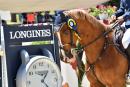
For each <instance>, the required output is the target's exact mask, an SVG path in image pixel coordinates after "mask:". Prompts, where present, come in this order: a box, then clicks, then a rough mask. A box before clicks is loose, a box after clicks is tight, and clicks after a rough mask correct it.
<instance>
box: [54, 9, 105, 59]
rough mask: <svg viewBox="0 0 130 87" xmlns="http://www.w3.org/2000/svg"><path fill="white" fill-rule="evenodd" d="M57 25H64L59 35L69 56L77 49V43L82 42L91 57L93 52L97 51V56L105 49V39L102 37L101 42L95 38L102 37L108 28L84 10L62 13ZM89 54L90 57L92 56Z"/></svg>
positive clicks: (57, 19)
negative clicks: (72, 50)
mask: <svg viewBox="0 0 130 87" xmlns="http://www.w3.org/2000/svg"><path fill="white" fill-rule="evenodd" d="M55 24H56V25H62V27H60V29H59V33H60V37H61V43H62V47H63V49H64V50H65V52H66V54H67V53H68V54H69V55H68V56H70V53H71V48H76V47H77V45H76V43H77V42H80V44H81V45H82V46H83V47H85V50H87V51H88V53H89V54H90V55H92V53H93V52H92V51H93V50H97V51H96V52H97V53H96V55H97V54H98V52H99V51H100V50H101V48H102V47H103V46H102V45H104V40H105V38H104V37H103V36H102V37H100V38H99V40H95V38H97V37H98V36H100V35H102V34H103V33H104V32H105V28H106V27H105V26H104V25H103V24H101V23H100V22H99V21H97V20H96V19H95V18H94V17H92V16H90V15H89V14H88V13H87V11H85V10H83V9H74V10H70V11H64V12H62V13H60V15H59V16H58V17H57V18H56V22H55ZM91 44H93V45H91ZM100 45H101V46H100ZM95 47H96V48H95ZM87 48H90V49H87ZM89 54H88V56H90V55H89ZM71 56H72V55H71ZM94 57H95V56H93V55H92V57H91V58H94ZM90 61H91V60H90ZM94 61H95V60H94Z"/></svg>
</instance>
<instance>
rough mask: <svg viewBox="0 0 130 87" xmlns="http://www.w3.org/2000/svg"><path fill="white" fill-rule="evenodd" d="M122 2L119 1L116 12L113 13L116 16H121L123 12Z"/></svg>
mask: <svg viewBox="0 0 130 87" xmlns="http://www.w3.org/2000/svg"><path fill="white" fill-rule="evenodd" d="M124 4H125V3H124V2H123V0H121V1H120V8H119V9H118V10H117V12H116V13H115V16H116V17H119V16H122V15H123V14H124V13H125V7H124Z"/></svg>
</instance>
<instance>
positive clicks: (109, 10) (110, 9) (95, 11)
mask: <svg viewBox="0 0 130 87" xmlns="http://www.w3.org/2000/svg"><path fill="white" fill-rule="evenodd" d="M115 11H116V7H115V6H110V5H108V6H105V5H98V6H96V7H93V8H90V14H91V15H93V16H95V17H97V16H99V14H102V13H105V14H108V16H111V15H112V14H113V13H114V12H115Z"/></svg>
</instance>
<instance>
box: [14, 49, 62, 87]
mask: <svg viewBox="0 0 130 87" xmlns="http://www.w3.org/2000/svg"><path fill="white" fill-rule="evenodd" d="M21 58H22V64H21V66H20V68H19V70H18V72H17V76H16V87H62V77H61V73H60V69H59V67H58V66H57V64H56V63H55V62H54V60H52V59H51V58H48V57H46V56H39V55H36V56H33V57H32V58H30V56H29V55H28V53H27V51H25V50H22V52H21Z"/></svg>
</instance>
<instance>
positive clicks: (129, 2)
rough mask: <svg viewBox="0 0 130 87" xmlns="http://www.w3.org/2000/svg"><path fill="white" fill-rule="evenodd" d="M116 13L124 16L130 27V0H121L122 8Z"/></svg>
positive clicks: (127, 25) (126, 23)
mask: <svg viewBox="0 0 130 87" xmlns="http://www.w3.org/2000/svg"><path fill="white" fill-rule="evenodd" d="M115 15H116V17H119V16H123V17H124V20H125V26H126V28H130V0H120V8H119V9H118V10H117V12H116V13H115Z"/></svg>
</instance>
